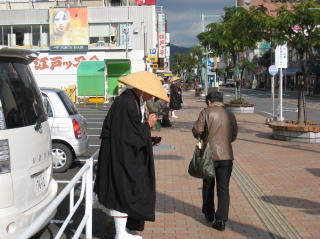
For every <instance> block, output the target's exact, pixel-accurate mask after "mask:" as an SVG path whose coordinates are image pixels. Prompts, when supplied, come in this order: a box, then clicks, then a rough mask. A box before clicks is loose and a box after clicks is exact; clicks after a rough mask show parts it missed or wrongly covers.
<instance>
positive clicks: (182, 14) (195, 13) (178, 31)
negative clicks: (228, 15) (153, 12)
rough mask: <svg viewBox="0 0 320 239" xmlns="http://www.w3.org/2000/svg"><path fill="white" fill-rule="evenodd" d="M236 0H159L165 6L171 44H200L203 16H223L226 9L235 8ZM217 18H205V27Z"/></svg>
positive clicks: (159, 3) (189, 45) (186, 45)
mask: <svg viewBox="0 0 320 239" xmlns="http://www.w3.org/2000/svg"><path fill="white" fill-rule="evenodd" d="M235 4H236V1H235V0H157V5H158V6H163V9H164V12H165V14H166V16H167V20H168V31H169V32H170V33H171V35H170V41H171V44H174V45H177V46H183V47H191V46H194V45H197V44H198V40H197V35H198V34H199V33H200V32H201V31H202V23H201V14H202V13H203V14H205V15H221V14H223V12H224V11H223V8H224V7H233V6H235ZM216 19H217V18H215V17H205V25H207V24H209V23H210V21H211V22H212V21H214V20H216Z"/></svg>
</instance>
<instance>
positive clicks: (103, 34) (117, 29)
mask: <svg viewBox="0 0 320 239" xmlns="http://www.w3.org/2000/svg"><path fill="white" fill-rule="evenodd" d="M123 26H128V29H129V31H128V46H129V47H130V46H131V44H130V43H131V30H130V29H131V26H132V24H131V23H110V24H109V23H102V24H90V25H89V40H90V41H89V42H90V47H119V46H122V47H125V45H126V42H125V40H123V39H126V38H125V37H124V36H123V35H124V34H127V33H126V32H124V27H123Z"/></svg>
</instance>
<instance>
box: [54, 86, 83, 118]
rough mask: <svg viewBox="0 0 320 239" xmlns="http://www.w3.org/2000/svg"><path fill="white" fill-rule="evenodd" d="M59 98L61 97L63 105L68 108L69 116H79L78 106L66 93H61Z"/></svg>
mask: <svg viewBox="0 0 320 239" xmlns="http://www.w3.org/2000/svg"><path fill="white" fill-rule="evenodd" d="M58 96H59V97H60V99H61V101H62V103H63V104H64V106H65V107H66V109H67V111H68V113H69V115H76V114H79V112H78V110H77V108H76V106H75V105H74V104H73V102H72V101H71V100H70V98H69V96H68V95H67V93H66V92H64V91H59V92H58Z"/></svg>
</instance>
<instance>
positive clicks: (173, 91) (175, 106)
mask: <svg viewBox="0 0 320 239" xmlns="http://www.w3.org/2000/svg"><path fill="white" fill-rule="evenodd" d="M179 80H180V78H179V77H176V76H174V77H172V79H171V85H170V104H169V106H170V111H171V117H172V118H178V116H177V115H176V114H175V112H176V111H177V110H180V109H181V92H180V94H179V88H178V86H177V82H178V81H179Z"/></svg>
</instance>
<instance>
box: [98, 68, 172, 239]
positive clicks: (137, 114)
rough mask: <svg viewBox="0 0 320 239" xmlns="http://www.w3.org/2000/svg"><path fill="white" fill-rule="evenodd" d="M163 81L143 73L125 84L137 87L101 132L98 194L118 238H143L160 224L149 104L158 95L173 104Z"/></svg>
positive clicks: (117, 105)
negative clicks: (149, 224) (147, 228)
mask: <svg viewBox="0 0 320 239" xmlns="http://www.w3.org/2000/svg"><path fill="white" fill-rule="evenodd" d="M156 77H157V76H156V75H155V74H153V73H151V72H137V73H133V74H130V75H128V76H125V77H123V78H121V79H120V80H119V81H120V82H122V83H124V84H126V85H129V86H131V89H130V88H129V89H127V90H125V91H124V92H123V93H122V94H121V95H120V96H118V97H116V98H115V101H114V102H113V104H112V106H111V108H110V110H109V112H108V114H107V116H106V118H105V120H104V122H103V127H102V131H101V136H100V138H101V146H100V153H99V157H98V169H97V177H96V181H95V185H94V192H95V193H96V194H97V196H98V200H99V202H100V203H101V204H102V205H104V206H105V207H106V208H107V211H108V214H109V215H110V216H113V217H114V223H115V229H116V234H115V239H129V238H132V239H133V238H135V239H139V238H142V237H141V236H140V235H138V234H137V233H136V231H142V230H144V222H145V221H154V220H155V197H156V191H155V169H154V160H153V152H152V140H151V133H150V128H151V127H153V126H154V125H155V123H156V121H157V118H156V115H155V114H149V117H148V118H147V119H145V118H144V114H143V113H142V108H143V102H145V101H147V100H148V99H151V97H152V96H155V97H158V98H160V99H163V100H165V101H169V98H168V97H167V94H166V93H165V92H164V90H163V87H162V85H161V83H160V81H159V80H158V79H157V78H156Z"/></svg>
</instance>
